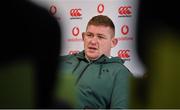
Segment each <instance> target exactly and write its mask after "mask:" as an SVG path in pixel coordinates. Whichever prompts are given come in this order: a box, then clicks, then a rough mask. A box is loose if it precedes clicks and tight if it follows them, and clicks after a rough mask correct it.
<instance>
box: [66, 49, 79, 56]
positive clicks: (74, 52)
mask: <svg viewBox="0 0 180 110" xmlns="http://www.w3.org/2000/svg"><path fill="white" fill-rule="evenodd" d="M76 53H79V50H70V51H69V52H68V54H69V55H73V54H76Z"/></svg>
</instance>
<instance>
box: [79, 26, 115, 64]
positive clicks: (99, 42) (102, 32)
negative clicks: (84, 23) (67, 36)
mask: <svg viewBox="0 0 180 110" xmlns="http://www.w3.org/2000/svg"><path fill="white" fill-rule="evenodd" d="M82 37H83V40H84V50H85V55H86V57H88V58H89V59H90V60H95V59H97V58H99V57H100V56H101V55H102V54H105V55H106V56H110V51H111V48H112V47H114V46H115V45H116V44H117V40H116V39H115V37H114V36H113V30H112V29H111V28H110V27H107V26H95V25H89V26H88V27H87V30H86V32H84V33H83V34H82Z"/></svg>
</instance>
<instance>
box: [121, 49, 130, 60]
mask: <svg viewBox="0 0 180 110" xmlns="http://www.w3.org/2000/svg"><path fill="white" fill-rule="evenodd" d="M129 52H130V50H119V51H118V57H119V58H122V59H129V57H130V55H129Z"/></svg>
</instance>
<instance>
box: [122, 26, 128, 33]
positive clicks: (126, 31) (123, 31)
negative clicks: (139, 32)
mask: <svg viewBox="0 0 180 110" xmlns="http://www.w3.org/2000/svg"><path fill="white" fill-rule="evenodd" d="M121 33H122V34H123V35H127V34H128V33H129V27H128V26H127V25H123V26H122V27H121Z"/></svg>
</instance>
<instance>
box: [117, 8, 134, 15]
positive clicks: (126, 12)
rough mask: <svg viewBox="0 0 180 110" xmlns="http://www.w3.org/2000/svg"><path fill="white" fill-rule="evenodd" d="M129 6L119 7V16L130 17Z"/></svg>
mask: <svg viewBox="0 0 180 110" xmlns="http://www.w3.org/2000/svg"><path fill="white" fill-rule="evenodd" d="M130 8H131V6H121V7H120V8H119V10H118V12H119V14H120V15H122V16H130V15H131V14H132V12H131V11H130Z"/></svg>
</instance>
